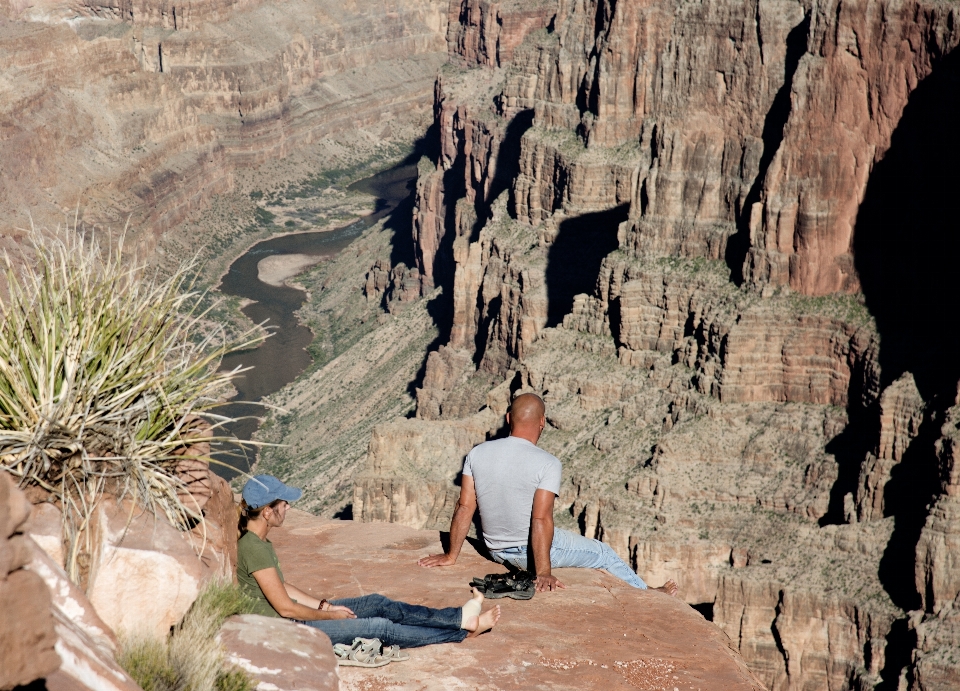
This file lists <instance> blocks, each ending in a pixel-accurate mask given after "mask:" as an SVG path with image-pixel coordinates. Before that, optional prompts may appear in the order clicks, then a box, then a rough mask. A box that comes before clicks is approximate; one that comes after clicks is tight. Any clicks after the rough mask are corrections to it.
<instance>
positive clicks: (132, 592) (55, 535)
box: [27, 470, 237, 637]
mask: <svg viewBox="0 0 960 691" xmlns="http://www.w3.org/2000/svg"><path fill="white" fill-rule="evenodd" d="M206 473H207V474H208V475H209V476H210V477H209V479H208V480H207V481H205V483H204V486H205V487H207V488H208V489H209V490H210V491H209V496H207V497H205V499H204V502H203V511H204V514H205V516H204V521H203V523H202V524H200V525H198V526H197V527H195V528H194V529H193V530H190V531H181V530H178V529H177V528H175V527H173V526H171V525H170V524H169V523H168V522H167V521H166V520H165V519H164V518H163V517H160V518H155V517H154V516H153V514H152V513H150V512H149V511H145V510H143V509H142V508H139V507H135V506H133V505H132V504H131V502H129V501H123V502H121V503H120V504H118V503H117V502H116V500H115V499H113V498H112V497H105V498H104V499H103V500H102V501H101V503H100V506H99V507H98V508H97V511H96V514H95V517H94V520H93V521H92V524H93V525H94V530H95V532H96V536H97V537H96V547H95V548H94V550H93V554H94V556H93V560H92V565H91V569H90V578H89V582H88V584H87V591H86V596H87V597H88V598H89V601H90V602H92V603H93V607H94V608H95V609H96V615H97V616H98V617H99V619H101V620H102V622H105V625H106V627H107V629H112V630H114V631H126V632H129V633H143V634H149V635H155V636H160V637H162V636H165V635H166V634H167V633H168V632H169V630H170V627H171V626H173V625H174V624H175V623H176V622H178V621H179V620H180V618H181V617H183V615H184V614H185V613H186V611H187V610H188V609H189V608H190V605H191V604H193V601H194V599H195V598H196V596H197V594H198V593H199V592H200V588H201V587H202V585H203V583H205V582H206V581H208V580H210V579H214V578H232V577H233V572H234V564H235V561H236V549H237V548H236V540H235V539H233V535H234V534H235V533H234V530H235V529H234V523H235V521H236V514H235V513H234V510H233V506H234V503H233V494H232V493H231V492H230V488H229V486H228V485H227V484H226V482H225V481H224V480H223V479H222V478H220V477H218V476H216V475H214V474H213V473H212V472H210V471H209V470H207V471H206ZM60 521H61V517H60V511H59V509H57V507H56V506H54V505H53V504H50V503H44V504H37V505H36V508H35V510H34V515H33V517H31V519H30V521H29V523H28V525H27V532H29V533H30V535H31V537H33V539H34V540H35V541H36V542H37V544H39V545H40V547H41V548H43V551H44V552H46V554H47V555H48V556H49V558H50V564H51V565H56V566H59V567H62V566H63V547H62V541H61V537H60V530H61V527H60V526H61V523H60ZM48 566H49V565H48Z"/></svg>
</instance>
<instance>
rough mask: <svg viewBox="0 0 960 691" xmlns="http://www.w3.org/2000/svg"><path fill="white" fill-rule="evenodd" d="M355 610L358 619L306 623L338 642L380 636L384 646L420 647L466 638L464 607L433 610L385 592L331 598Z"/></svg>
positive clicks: (457, 641) (331, 602)
mask: <svg viewBox="0 0 960 691" xmlns="http://www.w3.org/2000/svg"><path fill="white" fill-rule="evenodd" d="M330 604H332V605H343V606H345V607H349V608H350V609H352V610H353V613H354V614H356V615H357V618H356V619H325V620H323V621H308V622H304V623H305V624H306V625H307V626H312V627H313V628H315V629H320V630H321V631H323V632H324V633H325V634H327V635H328V636H330V641H331V642H332V643H334V644H336V643H346V644H348V645H349V644H351V643H353V639H354V638H356V637H357V636H359V637H360V638H379V639H380V641H381V642H382V643H383V644H384V645H398V646H400V647H401V648H418V647H420V646H422V645H431V644H433V643H459V642H460V641H462V640H463V639H464V638H466V637H467V633H468V632H467V631H465V630H463V629H461V628H460V620H461V616H462V608H460V607H446V608H444V609H433V608H432V607H423V606H421V605H409V604H407V603H406V602H397V601H396V600H391V599H390V598H387V597H384V596H383V595H364V596H363V597H345V598H341V599H339V600H331V601H330Z"/></svg>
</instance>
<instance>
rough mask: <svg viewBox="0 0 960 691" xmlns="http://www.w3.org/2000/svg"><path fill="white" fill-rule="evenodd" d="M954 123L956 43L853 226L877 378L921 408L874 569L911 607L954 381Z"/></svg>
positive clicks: (959, 374) (921, 94) (880, 168)
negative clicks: (907, 376)
mask: <svg viewBox="0 0 960 691" xmlns="http://www.w3.org/2000/svg"><path fill="white" fill-rule="evenodd" d="M958 122H960V51H954V52H953V53H951V54H949V55H947V56H946V57H944V58H942V59H940V60H939V61H938V62H936V63H934V68H933V71H932V72H931V74H930V75H929V76H928V77H927V78H926V79H924V80H923V81H922V82H920V84H919V85H918V86H917V88H916V89H915V90H914V92H913V93H912V94H911V96H910V99H909V101H908V103H907V106H906V108H904V111H903V117H902V118H901V119H900V122H899V123H898V124H897V128H896V130H895V131H894V133H893V136H892V138H891V142H890V148H889V150H888V151H887V153H886V154H885V155H884V157H883V159H882V160H881V161H880V162H879V163H877V164H876V166H874V169H873V171H872V173H871V175H870V180H869V182H868V183H867V189H866V193H865V195H864V199H863V202H862V203H861V205H860V210H859V212H858V214H857V221H856V228H855V233H854V243H853V244H854V262H855V266H856V269H857V273H858V275H859V277H860V282H861V286H862V289H863V294H864V297H865V298H866V304H867V308H868V309H869V310H870V312H871V314H873V316H874V318H875V319H876V324H877V330H878V332H879V334H880V353H879V361H880V368H881V372H882V376H881V385H882V386H883V387H886V386H887V385H889V384H890V383H891V382H893V381H894V380H896V379H897V378H899V377H900V376H901V375H902V374H903V373H904V372H911V373H912V374H913V376H914V379H915V380H916V383H917V388H918V390H919V392H920V395H921V396H922V397H923V399H924V401H925V402H926V403H927V405H928V406H929V411H930V412H929V413H928V415H927V417H926V419H925V420H924V422H923V424H922V425H921V427H920V431H919V435H918V436H917V438H916V439H914V440H913V442H912V443H911V445H910V447H909V448H908V449H907V451H906V453H905V454H904V457H903V459H902V461H901V462H900V464H898V465H897V466H896V467H895V468H894V469H893V472H892V473H891V479H890V481H889V482H888V483H887V486H886V487H885V494H884V500H885V506H886V508H887V513H888V515H892V516H893V517H894V519H895V522H894V532H893V536H892V537H891V539H890V542H889V543H888V545H887V549H886V551H885V552H884V555H883V558H882V560H881V562H880V572H879V575H880V580H881V582H882V583H883V585H884V588H885V589H886V590H887V592H888V593H889V594H890V596H891V598H892V599H893V601H894V603H895V604H896V605H897V606H898V607H902V608H904V609H914V608H916V607H919V605H920V595H919V593H917V592H916V586H915V584H914V576H913V570H914V562H915V551H916V544H917V540H918V539H919V536H920V531H921V529H922V528H923V524H924V521H925V519H926V515H927V512H928V509H927V507H928V505H929V504H930V502H931V501H932V500H933V498H934V497H935V496H936V493H937V492H938V490H939V487H938V480H939V478H938V472H939V470H938V465H937V459H936V456H935V449H934V443H935V442H936V439H937V438H938V436H939V427H940V421H941V419H942V414H943V411H944V410H945V409H946V408H947V407H949V406H950V405H952V403H953V399H954V395H955V393H956V387H957V381H958V379H960V358H958V357H957V354H956V350H957V343H956V338H955V337H954V336H953V335H952V334H953V330H952V328H951V327H950V324H951V323H952V322H953V320H954V319H953V318H954V315H955V313H956V307H955V305H954V304H953V303H954V297H955V296H956V294H957V279H956V277H957V267H958V266H960V232H958V230H960V227H958V226H960V223H958V220H957V218H958V217H957V211H956V205H955V199H956V197H957V191H958V189H960V127H957V123H958Z"/></svg>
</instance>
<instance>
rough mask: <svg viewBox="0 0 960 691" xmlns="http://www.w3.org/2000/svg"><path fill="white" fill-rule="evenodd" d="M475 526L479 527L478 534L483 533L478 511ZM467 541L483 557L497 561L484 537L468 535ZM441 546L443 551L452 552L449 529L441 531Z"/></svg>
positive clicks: (474, 521) (474, 519)
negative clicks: (491, 554)
mask: <svg viewBox="0 0 960 691" xmlns="http://www.w3.org/2000/svg"><path fill="white" fill-rule="evenodd" d="M473 526H474V527H475V528H476V529H477V535H482V534H483V533H482V532H481V530H480V513H479V512H477V513H476V514H475V515H474V517H473ZM465 542H467V543H468V544H469V545H470V546H471V547H473V549H474V550H475V551H476V553H477V554H479V555H480V556H481V557H483V558H484V559H486V560H487V561H491V562H493V563H494V564H496V563H497V562H495V561H493V557H492V556H490V551H489V550H488V549H487V545H486V543H484V541H483V538H478V537H470V536H469V535H468V536H467V538H466V540H465ZM440 546H441V548H442V549H443V553H444V554H447V553H449V552H450V532H449V531H447V530H441V531H440Z"/></svg>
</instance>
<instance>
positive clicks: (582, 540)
mask: <svg viewBox="0 0 960 691" xmlns="http://www.w3.org/2000/svg"><path fill="white" fill-rule="evenodd" d="M490 555H491V556H492V557H493V558H494V560H496V561H498V562H500V563H501V564H503V563H504V562H508V563H510V564H512V565H513V566H515V567H517V568H518V569H526V568H527V546H526V545H524V546H522V547H507V548H506V549H501V550H497V551H496V552H494V551H492V550H491V551H490ZM550 566H551V568H555V569H562V568H566V567H570V566H574V567H581V568H586V569H604V570H605V571H608V572H609V573H610V574H611V575H613V576H616V577H617V578H619V579H620V580H622V581H626V582H627V583H629V584H630V585H632V586H633V587H634V588H643V589H646V587H647V584H646V583H644V582H643V579H642V578H640V576H638V575H637V574H636V573H634V571H633V569H631V568H630V567H629V566H627V564H625V563H624V561H623V559H621V558H620V557H618V556H617V553H616V552H614V551H613V549H612V548H611V547H610V545H607V544H604V543H602V542H600V540H591V539H590V538H588V537H583V536H582V535H574V534H573V533H570V532H567V531H566V530H560V528H554V529H553V544H552V545H551V546H550Z"/></svg>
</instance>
